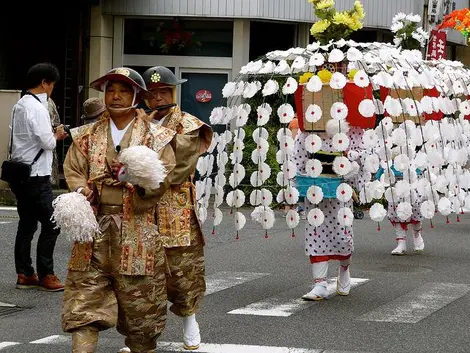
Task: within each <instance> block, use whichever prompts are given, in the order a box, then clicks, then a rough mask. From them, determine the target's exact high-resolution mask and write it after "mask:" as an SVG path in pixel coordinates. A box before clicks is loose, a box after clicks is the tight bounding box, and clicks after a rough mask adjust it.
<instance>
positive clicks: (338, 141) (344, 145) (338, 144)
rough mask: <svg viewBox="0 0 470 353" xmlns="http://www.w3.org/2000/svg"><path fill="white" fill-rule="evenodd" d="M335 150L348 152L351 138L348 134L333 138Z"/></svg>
mask: <svg viewBox="0 0 470 353" xmlns="http://www.w3.org/2000/svg"><path fill="white" fill-rule="evenodd" d="M332 143H333V149H334V150H335V151H338V152H343V151H346V150H347V149H348V147H349V137H348V136H347V135H346V134H343V133H341V132H340V133H338V134H336V135H334V136H333V140H332Z"/></svg>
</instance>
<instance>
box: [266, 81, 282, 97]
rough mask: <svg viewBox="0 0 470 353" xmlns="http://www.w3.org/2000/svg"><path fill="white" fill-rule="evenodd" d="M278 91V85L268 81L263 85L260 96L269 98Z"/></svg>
mask: <svg viewBox="0 0 470 353" xmlns="http://www.w3.org/2000/svg"><path fill="white" fill-rule="evenodd" d="M277 91H279V84H278V83H277V82H276V81H274V80H268V81H266V83H265V84H264V87H263V91H262V94H263V96H264V97H266V96H270V95H272V94H274V93H276V92H277Z"/></svg>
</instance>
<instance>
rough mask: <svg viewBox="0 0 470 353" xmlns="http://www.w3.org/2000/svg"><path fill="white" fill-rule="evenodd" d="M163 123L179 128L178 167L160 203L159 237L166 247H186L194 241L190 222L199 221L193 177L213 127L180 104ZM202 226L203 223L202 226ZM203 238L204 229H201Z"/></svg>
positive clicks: (172, 128) (158, 211)
mask: <svg viewBox="0 0 470 353" xmlns="http://www.w3.org/2000/svg"><path fill="white" fill-rule="evenodd" d="M163 126H164V127H166V128H168V129H171V130H173V131H176V133H177V135H176V139H175V144H176V146H174V148H175V158H176V167H175V171H174V174H173V178H172V181H171V186H170V188H169V189H168V190H167V191H166V192H165V194H164V195H163V196H162V198H161V199H160V202H159V203H158V206H157V224H158V230H159V233H160V237H161V238H162V240H163V244H164V246H165V247H166V248H173V247H182V246H184V247H186V246H190V245H192V244H193V242H194V240H195V238H194V236H192V234H193V235H194V232H193V233H192V232H191V225H192V224H194V223H196V224H198V225H199V220H198V219H197V215H196V213H195V212H194V211H195V207H196V195H195V193H196V191H195V186H194V184H193V183H192V182H191V176H192V175H193V174H194V171H195V169H196V164H197V160H198V158H199V157H200V155H201V154H202V153H204V152H206V151H207V148H208V147H209V145H210V143H211V140H212V134H213V132H212V129H211V128H210V127H209V126H208V125H206V124H205V123H203V122H202V121H201V120H199V119H198V118H196V117H195V116H192V115H191V114H188V113H185V112H182V111H181V110H180V109H179V107H175V108H173V109H172V111H171V113H170V115H169V116H168V118H166V119H165V121H164V123H163ZM199 229H200V225H199ZM199 233H200V234H201V235H200V236H201V237H202V232H199Z"/></svg>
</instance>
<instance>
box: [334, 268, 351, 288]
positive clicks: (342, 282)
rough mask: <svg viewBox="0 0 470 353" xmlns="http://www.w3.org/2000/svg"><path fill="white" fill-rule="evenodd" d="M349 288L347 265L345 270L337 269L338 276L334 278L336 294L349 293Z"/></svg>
mask: <svg viewBox="0 0 470 353" xmlns="http://www.w3.org/2000/svg"><path fill="white" fill-rule="evenodd" d="M350 290H351V276H350V274H349V267H348V269H347V270H346V271H341V269H340V270H339V275H338V278H337V279H336V293H338V295H349V291H350Z"/></svg>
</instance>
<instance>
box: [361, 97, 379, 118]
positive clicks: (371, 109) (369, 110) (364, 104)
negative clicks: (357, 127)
mask: <svg viewBox="0 0 470 353" xmlns="http://www.w3.org/2000/svg"><path fill="white" fill-rule="evenodd" d="M359 113H360V114H361V115H362V116H363V117H364V118H371V117H373V116H374V114H375V104H374V101H373V100H372V99H364V100H362V101H361V103H359Z"/></svg>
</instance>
